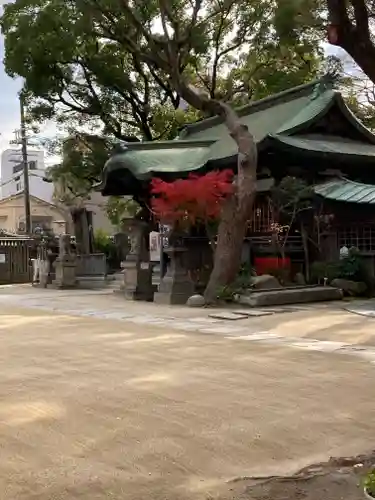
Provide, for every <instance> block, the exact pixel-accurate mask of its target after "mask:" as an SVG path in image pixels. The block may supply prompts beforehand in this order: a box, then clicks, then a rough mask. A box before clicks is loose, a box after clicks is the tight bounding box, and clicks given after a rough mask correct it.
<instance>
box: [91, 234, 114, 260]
mask: <svg viewBox="0 0 375 500" xmlns="http://www.w3.org/2000/svg"><path fill="white" fill-rule="evenodd" d="M94 248H95V251H96V252H98V253H104V254H105V256H106V257H107V260H109V261H112V260H114V259H115V258H116V255H117V250H116V245H115V243H114V241H113V239H112V238H111V237H110V236H109V235H108V234H107V233H106V232H105V231H103V230H101V229H98V230H97V231H95V234H94Z"/></svg>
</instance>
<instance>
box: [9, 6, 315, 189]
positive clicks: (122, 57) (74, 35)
mask: <svg viewBox="0 0 375 500" xmlns="http://www.w3.org/2000/svg"><path fill="white" fill-rule="evenodd" d="M166 6H167V7H166V10H163V9H161V7H160V3H159V2H157V1H156V0H147V1H146V0H141V1H139V2H136V3H132V4H130V2H129V1H128V0H124V1H122V2H119V1H117V0H86V1H77V2H70V1H65V0H15V1H14V2H13V3H9V4H6V5H5V6H4V13H3V15H2V17H1V27H2V31H3V33H4V37H5V58H4V64H5V69H6V71H7V73H8V74H9V75H10V76H12V77H21V78H22V79H23V81H24V82H25V89H24V90H25V96H26V100H27V104H28V110H29V120H30V121H31V122H43V121H45V120H49V119H55V120H57V122H58V123H60V124H61V125H62V126H63V127H64V129H66V130H68V131H69V132H70V133H73V132H74V137H75V136H76V134H77V130H81V129H82V126H84V127H85V130H87V128H89V129H91V130H92V133H91V135H90V134H79V140H78V142H82V137H84V139H85V142H87V143H89V147H86V148H85V149H84V150H82V148H77V144H76V143H77V141H76V140H75V139H70V140H69V143H68V144H66V145H64V148H63V149H64V160H63V162H62V164H61V165H58V166H55V167H54V168H53V169H52V170H51V172H50V176H51V177H53V178H54V179H55V180H57V179H58V180H61V181H62V183H63V184H64V186H65V195H66V193H67V192H69V190H70V191H71V192H72V193H73V194H74V195H75V196H77V195H79V196H81V192H83V193H84V194H83V196H86V194H87V192H88V191H89V189H90V188H91V186H92V184H93V183H94V182H96V181H97V180H98V179H99V174H100V171H101V169H102V167H103V165H104V162H105V160H106V158H107V157H108V155H109V153H110V151H111V150H112V146H113V139H114V138H116V139H120V140H127V139H128V138H129V136H136V137H138V138H139V139H146V140H154V139H173V138H175V137H176V136H177V134H178V131H179V129H180V128H181V127H182V126H183V125H185V124H187V123H191V122H194V121H196V120H197V119H200V118H202V117H203V116H204V113H203V112H202V111H198V110H197V109H195V108H194V107H193V106H187V105H186V103H184V104H185V105H184V106H181V105H182V104H183V102H182V101H181V98H180V94H181V92H180V91H179V86H180V85H179V82H180V81H182V80H183V81H184V82H187V83H188V84H190V83H191V84H193V85H194V86H195V87H197V88H199V89H201V90H204V91H205V92H207V93H208V94H209V95H210V96H211V97H215V98H220V99H223V100H225V101H232V102H233V103H234V104H244V103H247V102H249V101H250V100H254V99H259V98H261V97H265V96H267V95H270V94H272V93H274V92H278V91H281V90H284V89H286V88H289V87H292V86H295V85H299V84H302V83H305V82H306V81H309V80H311V79H312V78H314V77H316V76H317V75H318V74H319V72H321V69H322V50H321V47H320V39H319V36H318V35H317V34H316V33H315V31H314V30H311V29H309V30H307V29H306V26H303V28H301V29H300V28H299V27H298V26H297V27H296V28H294V29H293V36H292V37H284V36H283V32H282V30H281V29H280V26H281V25H282V22H281V24H280V19H281V18H280V12H279V9H278V5H277V2H276V3H275V2H269V1H268V0H245V1H244V0H234V1H231V2H229V3H227V4H223V3H222V2H221V1H220V0H203V1H201V2H197V3H196V10H195V11H194V13H192V6H191V2H190V1H188V0H173V1H172V0H168V1H167V3H166ZM168 6H169V7H168ZM161 18H162V19H163V22H164V27H163V29H162V27H160V29H159V32H158V33H156V32H155V29H154V27H155V24H156V25H158V26H160V19H161ZM162 25H163V23H162ZM164 28H165V29H164ZM161 31H164V34H162V33H161ZM166 33H168V35H167V34H166ZM172 34H173V36H174V41H173V43H172V42H169V40H168V38H169V37H171V36H172ZM172 52H173V54H172ZM171 54H172V55H171ZM182 108H184V109H182ZM102 136H103V137H106V139H104V138H101V137H102ZM99 138H101V139H99ZM107 138H108V139H107ZM67 149H68V151H66V150H67Z"/></svg>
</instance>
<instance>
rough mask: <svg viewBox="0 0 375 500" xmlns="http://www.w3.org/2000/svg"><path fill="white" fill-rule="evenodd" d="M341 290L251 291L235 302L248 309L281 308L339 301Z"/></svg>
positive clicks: (298, 288)
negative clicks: (308, 303) (282, 306)
mask: <svg viewBox="0 0 375 500" xmlns="http://www.w3.org/2000/svg"><path fill="white" fill-rule="evenodd" d="M342 298H343V293H342V290H339V289H338V288H333V287H331V286H312V287H309V286H307V287H302V286H301V287H296V288H285V289H277V290H275V289H273V290H259V291H253V292H251V293H250V294H249V295H239V296H238V297H237V300H236V302H237V303H239V304H241V305H244V306H250V307H263V306H281V305H286V304H302V303H307V302H323V301H328V300H341V299H342Z"/></svg>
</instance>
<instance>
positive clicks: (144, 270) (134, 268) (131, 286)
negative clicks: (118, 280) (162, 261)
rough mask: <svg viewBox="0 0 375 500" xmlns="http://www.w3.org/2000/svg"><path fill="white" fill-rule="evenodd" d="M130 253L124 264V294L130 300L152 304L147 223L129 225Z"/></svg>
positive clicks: (137, 222) (136, 221) (134, 222)
mask: <svg viewBox="0 0 375 500" xmlns="http://www.w3.org/2000/svg"><path fill="white" fill-rule="evenodd" d="M128 233H129V240H130V251H129V253H128V254H127V256H126V259H125V261H124V262H123V263H122V268H123V270H124V271H123V274H124V281H123V286H122V292H123V294H124V295H125V298H126V299H128V300H145V301H148V302H152V301H153V298H154V289H153V286H152V265H151V263H150V256H149V250H148V235H149V225H148V223H147V222H145V221H140V220H133V221H130V222H129V223H128Z"/></svg>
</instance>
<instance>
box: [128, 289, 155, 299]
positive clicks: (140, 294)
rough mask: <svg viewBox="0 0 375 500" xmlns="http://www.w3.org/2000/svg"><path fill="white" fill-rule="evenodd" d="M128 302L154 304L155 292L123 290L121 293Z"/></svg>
mask: <svg viewBox="0 0 375 500" xmlns="http://www.w3.org/2000/svg"><path fill="white" fill-rule="evenodd" d="M121 294H122V295H123V296H124V297H125V299H126V300H143V301H144V302H153V300H154V292H153V290H152V288H151V289H150V290H134V291H129V290H123V291H122V293H121Z"/></svg>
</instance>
